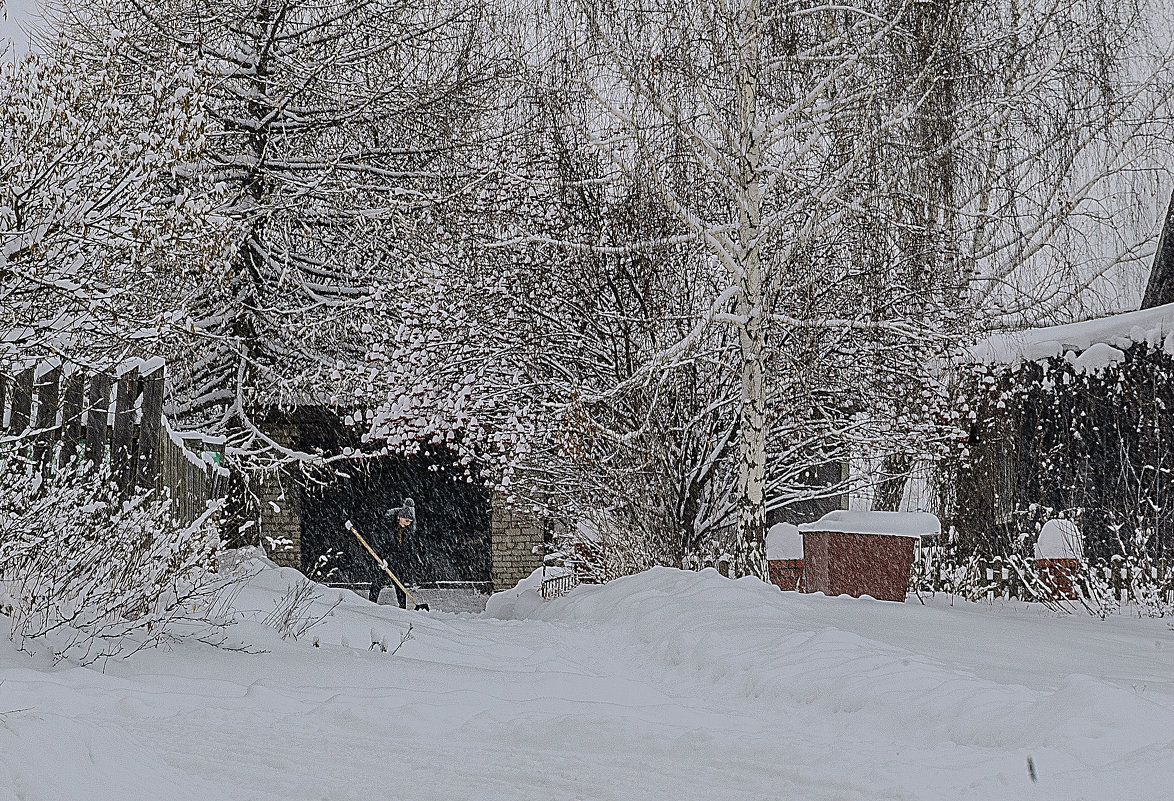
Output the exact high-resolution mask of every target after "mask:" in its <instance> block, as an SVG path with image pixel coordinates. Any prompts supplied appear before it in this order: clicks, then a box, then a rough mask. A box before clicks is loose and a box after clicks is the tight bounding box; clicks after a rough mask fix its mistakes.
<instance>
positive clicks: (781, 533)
mask: <svg viewBox="0 0 1174 801" xmlns="http://www.w3.org/2000/svg"><path fill="white" fill-rule="evenodd" d="M766 558H767V559H768V560H770V559H802V558H803V537H801V536H800V535H799V527H798V526H795V525H791V524H790V523H776V524H775V525H773V526H771V527H770V530H769V531H767V532H766Z"/></svg>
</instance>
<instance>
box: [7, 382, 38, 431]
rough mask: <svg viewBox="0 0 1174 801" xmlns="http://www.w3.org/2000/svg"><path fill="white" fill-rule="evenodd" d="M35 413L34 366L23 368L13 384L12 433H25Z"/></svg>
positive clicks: (10, 420)
mask: <svg viewBox="0 0 1174 801" xmlns="http://www.w3.org/2000/svg"><path fill="white" fill-rule="evenodd" d="M32 413H33V368H31V367H29V368H28V369H26V370H23V371H22V372H21V373H20V375H18V376H17V377H16V382H15V383H14V384H13V386H12V413H11V414H9V416H8V431H9V433H10V434H16V435H19V434H23V433H24V432H26V431H28V430H29V423H30V422H32Z"/></svg>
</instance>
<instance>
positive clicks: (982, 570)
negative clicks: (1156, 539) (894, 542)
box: [912, 553, 1174, 603]
mask: <svg viewBox="0 0 1174 801" xmlns="http://www.w3.org/2000/svg"><path fill="white" fill-rule="evenodd" d="M1073 578H1074V580H1075V582H1076V584H1077V585H1080V586H1082V587H1083V589H1084V590H1085V591H1086V593H1087V592H1088V591H1089V590H1090V589H1091V588H1089V587H1088V586H1087V584H1088V582H1089V581H1096V582H1099V583H1101V584H1102V585H1103V587H1104V588H1105V589H1106V590H1108V592H1110V593H1111V594H1112V595H1113V596H1114V597H1115V598H1116V600H1117V601H1118V602H1119V603H1126V602H1128V601H1130V600H1136V599H1137V598H1136V596H1137V595H1138V594H1139V593H1145V594H1147V595H1150V596H1151V597H1161V598H1164V599H1166V600H1167V601H1174V560H1167V559H1164V558H1163V559H1157V560H1144V561H1143V560H1138V559H1136V558H1133V557H1126V556H1114V557H1112V558H1111V559H1109V560H1102V561H1098V562H1094V563H1091V564H1090V563H1081V564H1080V565H1079V567H1078V569H1077V570H1076V572H1075V574H1074V577H1073ZM1040 581H1041V574H1040V572H1039V571H1038V569H1037V568H1036V566H1035V562H1034V560H1025V559H1015V558H1013V557H1006V558H1005V557H998V556H996V557H989V558H978V559H975V560H972V561H971V562H970V563H968V564H965V565H958V564H952V563H949V562H948V561H946V560H942V559H941V558H940V557H937V556H935V555H933V554H928V553H923V554H921V555H919V557H918V558H917V559H916V560H915V562H914V565H913V572H912V585H913V588H914V589H916V590H920V591H923V592H955V593H960V594H972V595H978V596H983V597H986V598H991V599H993V598H1003V599H1008V600H1009V599H1015V600H1021V601H1035V600H1040V598H1039V596H1040V594H1041V589H1042V587H1041V583H1040Z"/></svg>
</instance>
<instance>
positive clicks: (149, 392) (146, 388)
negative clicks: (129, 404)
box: [136, 367, 163, 487]
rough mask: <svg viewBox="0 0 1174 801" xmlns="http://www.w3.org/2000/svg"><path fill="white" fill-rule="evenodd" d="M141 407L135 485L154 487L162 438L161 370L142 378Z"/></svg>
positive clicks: (160, 368) (157, 473) (158, 369)
mask: <svg viewBox="0 0 1174 801" xmlns="http://www.w3.org/2000/svg"><path fill="white" fill-rule="evenodd" d="M142 384H143V407H142V417H141V419H140V420H139V464H138V478H137V479H136V483H137V484H138V485H139V486H140V487H154V486H155V483H156V479H157V478H158V476H159V467H160V465H159V440H160V438H161V437H162V436H163V368H162V367H159V368H157V369H156V370H155V371H154V372H152V373H151V374H150V375H146V376H143V381H142Z"/></svg>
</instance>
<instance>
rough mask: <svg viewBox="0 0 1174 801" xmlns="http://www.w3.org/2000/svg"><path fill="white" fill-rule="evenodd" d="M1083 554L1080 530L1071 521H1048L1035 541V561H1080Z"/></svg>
mask: <svg viewBox="0 0 1174 801" xmlns="http://www.w3.org/2000/svg"><path fill="white" fill-rule="evenodd" d="M1083 553H1084V545H1083V543H1082V541H1081V537H1080V529H1078V528H1077V527H1076V524H1075V523H1073V522H1072V521H1071V520H1049V521H1048V522H1046V523H1044V525H1043V528H1041V529H1040V532H1039V537H1038V538H1037V539H1036V541H1035V558H1036V559H1080V558H1082V555H1083Z"/></svg>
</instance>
